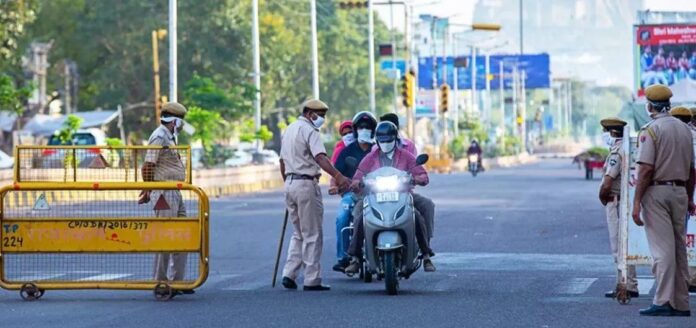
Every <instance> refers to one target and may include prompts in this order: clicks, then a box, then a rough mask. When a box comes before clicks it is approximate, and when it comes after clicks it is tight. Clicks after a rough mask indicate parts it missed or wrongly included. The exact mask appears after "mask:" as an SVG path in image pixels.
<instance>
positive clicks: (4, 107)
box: [0, 74, 31, 117]
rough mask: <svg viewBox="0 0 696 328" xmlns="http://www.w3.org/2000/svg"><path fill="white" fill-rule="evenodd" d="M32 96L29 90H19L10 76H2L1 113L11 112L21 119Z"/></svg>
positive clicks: (0, 80)
mask: <svg viewBox="0 0 696 328" xmlns="http://www.w3.org/2000/svg"><path fill="white" fill-rule="evenodd" d="M30 94H31V91H30V89H29V88H17V87H16V86H15V83H14V81H13V80H12V78H11V77H10V76H9V75H7V74H0V111H9V112H12V113H14V114H16V115H17V117H21V116H22V113H23V112H24V109H25V107H24V103H25V101H26V100H27V98H28V97H29V95H30Z"/></svg>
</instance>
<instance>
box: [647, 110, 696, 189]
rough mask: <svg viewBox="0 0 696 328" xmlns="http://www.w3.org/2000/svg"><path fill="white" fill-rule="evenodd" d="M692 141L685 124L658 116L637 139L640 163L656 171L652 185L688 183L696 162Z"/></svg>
mask: <svg viewBox="0 0 696 328" xmlns="http://www.w3.org/2000/svg"><path fill="white" fill-rule="evenodd" d="M692 138H693V137H692V135H691V131H690V130H689V127H688V126H687V125H686V124H684V122H682V121H680V120H678V119H676V118H674V117H672V116H670V115H669V114H668V113H660V114H657V115H656V116H655V118H654V120H653V121H652V122H650V123H648V124H646V125H645V126H644V127H643V128H642V129H641V131H640V134H639V136H638V163H641V164H649V165H653V166H654V167H655V173H654V174H653V181H674V180H678V181H687V180H688V179H689V173H690V170H691V167H692V165H693V162H694V149H693V141H692Z"/></svg>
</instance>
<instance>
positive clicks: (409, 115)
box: [404, 5, 418, 140]
mask: <svg viewBox="0 0 696 328" xmlns="http://www.w3.org/2000/svg"><path fill="white" fill-rule="evenodd" d="M412 12H413V5H408V6H404V16H405V17H404V24H405V25H404V47H405V49H406V50H405V54H406V71H409V70H411V69H413V71H414V72H416V77H417V76H418V72H417V65H413V62H412V61H411V59H412V56H411V50H412V48H411V33H410V32H411V24H412V22H411V17H412V16H411V13H412ZM412 66H413V67H412ZM414 83H415V87H414V88H413V89H414V90H413V91H414V92H416V95H417V90H418V80H417V79H416V81H414ZM414 98H416V96H415V95H414ZM415 107H416V102H415V101H414V102H413V104H411V107H410V108H406V128H407V133H408V137H409V138H411V140H413V139H415V133H414V127H415V124H414V122H413V119H414V118H413V116H414V111H415Z"/></svg>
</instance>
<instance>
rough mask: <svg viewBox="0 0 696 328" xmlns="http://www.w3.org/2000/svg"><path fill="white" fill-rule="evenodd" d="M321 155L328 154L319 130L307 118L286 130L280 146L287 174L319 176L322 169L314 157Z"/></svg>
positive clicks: (300, 118)
mask: <svg viewBox="0 0 696 328" xmlns="http://www.w3.org/2000/svg"><path fill="white" fill-rule="evenodd" d="M319 154H326V148H325V147H324V143H323V142H322V141H321V136H320V135H319V129H317V128H316V127H315V126H314V124H312V122H310V121H309V120H308V119H306V118H305V117H303V116H301V117H299V118H298V119H297V121H295V122H293V123H292V124H290V125H289V126H288V128H287V129H286V130H285V133H284V134H283V138H282V143H281V146H280V158H281V159H282V160H283V163H285V174H286V175H287V174H297V175H310V176H318V175H319V173H320V170H321V168H320V167H319V164H317V161H316V160H315V159H314V157H316V156H317V155H319Z"/></svg>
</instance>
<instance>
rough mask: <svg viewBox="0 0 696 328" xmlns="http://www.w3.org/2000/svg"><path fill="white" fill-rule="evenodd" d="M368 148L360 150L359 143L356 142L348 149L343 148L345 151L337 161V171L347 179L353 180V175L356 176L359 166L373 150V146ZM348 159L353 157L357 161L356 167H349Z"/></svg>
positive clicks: (370, 145) (342, 151)
mask: <svg viewBox="0 0 696 328" xmlns="http://www.w3.org/2000/svg"><path fill="white" fill-rule="evenodd" d="M366 148H367V149H366V150H363V149H362V148H360V143H359V142H354V143H352V144H350V145H348V146H347V147H346V148H343V150H341V154H339V155H338V158H337V159H336V169H337V170H338V171H339V172H341V174H343V176H345V177H346V178H348V179H352V178H353V175H355V171H357V170H358V165H359V164H360V162H361V161H362V159H363V158H365V156H367V154H369V153H370V151H371V150H372V144H369V146H368V147H366ZM348 157H353V158H355V159H356V160H357V163H355V166H350V165H347V163H346V158H348Z"/></svg>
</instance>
